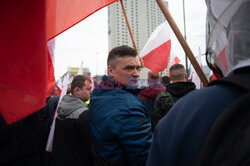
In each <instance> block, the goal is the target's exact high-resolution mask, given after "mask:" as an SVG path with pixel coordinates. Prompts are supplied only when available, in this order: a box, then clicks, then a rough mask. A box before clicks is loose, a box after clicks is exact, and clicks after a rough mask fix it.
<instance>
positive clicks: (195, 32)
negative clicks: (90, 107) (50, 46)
mask: <svg viewBox="0 0 250 166" xmlns="http://www.w3.org/2000/svg"><path fill="white" fill-rule="evenodd" d="M168 2H169V10H170V13H171V14H172V16H173V18H174V20H175V21H176V23H177V25H178V27H179V29H180V30H181V31H182V32H183V12H182V9H183V6H182V2H183V0H169V1H168ZM118 3H119V2H118ZM185 7H186V12H185V13H186V31H187V42H188V44H189V46H190V48H191V50H192V51H193V53H194V54H195V56H196V55H197V54H198V47H201V52H202V53H204V52H205V22H206V5H205V0H188V1H187V0H185ZM171 41H172V48H171V54H172V55H176V56H178V57H179V58H180V59H181V63H183V64H184V63H185V60H184V59H185V58H184V57H185V56H184V55H185V54H184V51H183V49H182V48H181V46H180V44H179V42H178V40H177V39H176V37H175V35H174V34H173V33H172V34H171ZM107 55H108V11H107V7H106V8H103V9H102V10H100V11H98V12H96V13H95V14H93V15H91V16H89V17H88V18H87V19H85V20H83V21H82V22H80V23H79V24H77V25H75V26H74V27H72V28H71V29H69V30H67V31H66V32H64V33H62V34H61V35H59V36H58V37H57V38H56V47H55V66H54V67H55V78H56V80H57V79H58V78H59V77H60V76H62V75H63V74H64V73H65V72H66V71H67V67H79V66H80V64H81V62H82V61H83V66H84V67H87V68H89V69H90V72H91V73H92V75H96V73H98V74H104V72H105V69H106V59H107Z"/></svg>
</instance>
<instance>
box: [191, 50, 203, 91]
mask: <svg viewBox="0 0 250 166" xmlns="http://www.w3.org/2000/svg"><path fill="white" fill-rule="evenodd" d="M197 61H198V63H199V65H200V67H201V69H202V62H201V50H200V47H199V50H198V57H197ZM192 70H193V71H192V73H191V74H192V76H191V77H192V82H193V83H194V84H195V86H196V89H200V88H201V80H200V77H199V75H198V74H197V73H196V71H195V70H194V68H192Z"/></svg>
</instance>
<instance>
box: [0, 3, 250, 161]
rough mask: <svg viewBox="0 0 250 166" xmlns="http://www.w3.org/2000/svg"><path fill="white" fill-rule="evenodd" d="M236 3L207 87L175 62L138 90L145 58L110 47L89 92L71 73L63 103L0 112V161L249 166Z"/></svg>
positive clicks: (244, 11) (244, 61)
mask: <svg viewBox="0 0 250 166" xmlns="http://www.w3.org/2000/svg"><path fill="white" fill-rule="evenodd" d="M234 2H235V3H237V2H238V3H239V5H238V6H239V7H238V8H236V9H237V10H235V11H234V12H233V11H232V13H233V14H232V18H231V19H229V22H228V26H227V28H226V34H227V38H228V40H229V41H228V45H227V49H228V50H227V51H226V54H225V57H226V59H227V62H228V68H230V70H228V72H227V73H226V74H225V71H223V70H222V71H221V72H217V71H218V69H220V65H219V64H218V63H219V62H220V61H218V63H217V64H216V66H217V67H216V69H217V70H214V72H217V73H216V74H217V76H219V74H220V77H221V78H219V79H218V80H215V81H212V82H211V83H210V85H209V87H207V88H202V89H200V90H195V89H196V88H195V84H194V83H192V82H190V81H187V73H186V70H185V68H184V66H183V65H181V64H175V65H173V66H171V67H170V76H169V77H167V76H164V77H161V76H160V75H159V73H152V72H149V73H148V85H149V86H148V87H146V88H144V89H140V88H138V79H139V76H140V70H141V68H142V67H143V60H142V59H141V58H140V57H139V56H138V54H137V52H136V51H135V50H134V49H133V48H131V47H129V46H124V45H123V46H118V47H115V48H113V49H112V50H111V51H110V52H109V55H108V59H107V75H105V76H103V78H102V80H101V82H100V83H99V84H97V85H96V86H95V88H94V89H93V91H92V88H91V80H90V78H89V77H87V76H84V75H76V76H75V77H74V78H73V80H72V82H71V83H70V84H69V86H68V91H67V94H66V95H64V96H63V98H62V100H61V101H60V103H59V97H58V96H52V97H50V98H49V99H48V100H47V104H46V106H45V107H44V108H42V109H41V110H39V111H37V112H35V113H34V114H32V115H30V116H28V117H26V118H24V119H22V120H20V121H18V122H15V123H13V124H10V125H6V123H5V121H4V119H3V117H2V116H1V115H0V165H1V166H50V165H54V166H59V165H60V166H63V165H65V166H69V165H72V166H78V165H79V166H80V165H87V166H128V165H130V166H145V165H148V166H164V165H171V166H175V165H176V166H177V165H178V166H181V165H182V166H191V165H200V166H204V165H250V157H249V154H250V149H249V139H250V127H249V126H250V125H249V118H250V113H249V112H250V110H249V108H250V107H249V104H248V106H246V105H244V104H246V103H247V102H249V99H250V97H249V96H250V95H249V91H250V87H249V86H250V75H249V74H250V63H249V61H250V54H249V48H248V44H249V41H250V36H249V35H250V20H249V17H248V16H249V15H248V14H249V11H250V1H249V0H236V1H234ZM234 2H232V3H234ZM207 56H209V54H207ZM208 63H209V62H208ZM210 66H212V67H214V66H213V65H210ZM89 99H90V103H89V104H86V101H88V100H89ZM239 99H240V100H239ZM243 101H244V103H243V104H242V102H243ZM231 103H233V104H234V105H233V106H231ZM13 104H14V103H13ZM237 109H241V110H242V111H241V112H244V114H243V113H242V115H239V113H238V114H236V111H238V110H237ZM235 110H236V111H235ZM55 111H57V116H56V117H54V114H55ZM236 115H237V117H236V119H233V118H234V117H235V116H236ZM231 117H233V118H232V119H233V122H232V121H229V120H230V119H229V118H231ZM53 118H55V132H54V138H53V151H52V152H50V153H49V152H46V151H45V147H46V144H47V139H48V135H49V131H50V128H51V126H52V121H53ZM225 119H226V120H227V121H226V120H225ZM228 119H229V120H228ZM225 121H226V122H227V123H226V125H225V124H224V123H225ZM235 121H237V123H235ZM222 122H223V123H222ZM229 123H230V125H231V126H232V125H234V124H236V125H234V126H232V128H231V130H230V131H234V132H227V126H228V125H229ZM217 126H220V128H217ZM221 126H222V127H221ZM222 132H223V133H225V134H224V136H222V135H219V136H220V137H218V134H220V133H222ZM237 134H238V135H237ZM212 136H215V137H212ZM215 138H216V139H215ZM221 138H223V139H221ZM217 140H218V141H221V142H217ZM230 147H233V148H234V149H232V151H231V149H230ZM212 148H213V149H212Z"/></svg>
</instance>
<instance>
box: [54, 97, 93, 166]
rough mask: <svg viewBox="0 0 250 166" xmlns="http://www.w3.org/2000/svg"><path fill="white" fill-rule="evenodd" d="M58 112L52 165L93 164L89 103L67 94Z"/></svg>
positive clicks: (75, 165)
mask: <svg viewBox="0 0 250 166" xmlns="http://www.w3.org/2000/svg"><path fill="white" fill-rule="evenodd" d="M57 112H58V116H57V118H56V125H55V134H54V144H53V154H52V162H51V165H53V166H57V165H58V166H71V165H72V166H78V165H86V166H89V165H92V153H91V140H90V130H89V120H88V106H87V104H86V103H84V102H83V101H81V100H80V99H78V98H76V97H73V96H71V95H66V96H64V97H63V99H62V101H61V103H60V105H59V108H58V110H57Z"/></svg>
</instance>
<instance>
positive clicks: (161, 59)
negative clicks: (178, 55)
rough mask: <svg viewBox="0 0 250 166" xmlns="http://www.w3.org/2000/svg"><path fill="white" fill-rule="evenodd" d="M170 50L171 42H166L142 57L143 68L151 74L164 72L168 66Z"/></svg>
mask: <svg viewBox="0 0 250 166" xmlns="http://www.w3.org/2000/svg"><path fill="white" fill-rule="evenodd" d="M170 49H171V40H168V41H167V42H165V43H163V44H162V45H160V46H159V47H157V48H155V49H154V50H152V51H151V52H149V53H148V54H147V55H145V56H144V57H142V59H143V61H144V66H145V67H147V68H149V69H151V71H152V72H153V73H158V72H159V71H162V70H164V69H165V68H166V67H167V65H168V61H169V55H170Z"/></svg>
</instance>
